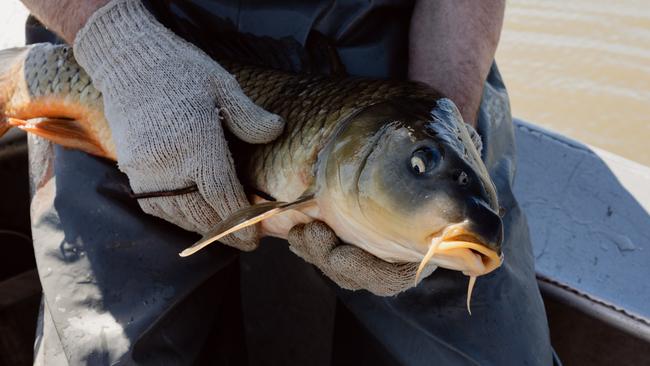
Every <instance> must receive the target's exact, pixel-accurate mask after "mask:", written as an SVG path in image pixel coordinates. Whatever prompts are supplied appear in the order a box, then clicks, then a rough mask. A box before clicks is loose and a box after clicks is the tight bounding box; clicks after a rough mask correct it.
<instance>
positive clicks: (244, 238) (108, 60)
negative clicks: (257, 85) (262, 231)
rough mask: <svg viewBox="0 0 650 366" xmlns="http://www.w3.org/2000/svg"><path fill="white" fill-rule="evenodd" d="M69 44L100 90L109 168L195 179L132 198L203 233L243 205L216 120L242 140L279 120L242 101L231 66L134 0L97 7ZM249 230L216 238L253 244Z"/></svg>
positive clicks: (143, 189) (260, 138)
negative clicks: (113, 161) (111, 157)
mask: <svg viewBox="0 0 650 366" xmlns="http://www.w3.org/2000/svg"><path fill="white" fill-rule="evenodd" d="M74 54H75V58H76V59H77V61H78V62H79V64H80V65H81V66H82V67H83V68H84V69H85V70H86V71H87V72H88V74H89V75H90V77H91V78H92V80H93V83H94V85H95V86H96V87H97V88H98V89H99V90H100V91H101V92H102V94H103V97H104V112H105V115H106V117H107V120H108V123H109V125H110V128H111V131H112V134H113V140H114V142H115V146H116V148H117V160H118V164H119V168H120V170H122V171H123V172H124V173H126V174H127V175H128V177H129V182H130V184H131V188H132V189H133V191H134V192H135V193H152V192H163V191H174V190H179V189H183V188H187V187H191V186H194V185H196V186H198V191H194V192H191V193H185V194H180V195H175V196H167V197H154V198H143V199H139V200H138V202H139V203H140V206H141V207H142V209H143V210H144V211H145V212H147V213H149V214H152V215H155V216H158V217H161V218H163V219H165V220H168V221H170V222H173V223H175V224H177V225H179V226H181V227H183V228H184V229H187V230H191V231H195V232H199V233H205V232H208V231H209V230H210V229H211V228H213V226H214V225H215V224H216V223H217V222H219V221H221V219H222V218H224V217H226V216H227V215H228V214H229V213H231V212H233V211H235V210H237V209H238V208H240V207H242V206H246V205H248V201H247V200H246V196H245V195H244V192H243V189H242V187H241V184H240V183H239V181H238V180H237V176H236V174H235V170H234V167H233V161H232V157H231V156H230V152H229V151H228V145H227V143H226V140H225V139H224V131H223V127H222V123H221V122H223V124H224V125H225V126H226V127H227V128H228V129H229V130H230V131H231V132H232V133H234V134H235V135H236V136H237V137H238V138H240V139H242V140H244V141H247V142H250V143H263V142H268V141H271V140H273V139H274V138H275V137H277V136H278V135H279V134H280V133H281V132H282V129H283V128H284V122H283V121H282V119H281V118H280V117H278V116H276V115H274V114H270V113H268V112H266V111H264V110H263V109H261V108H260V107H258V106H257V105H255V104H254V103H253V102H251V101H250V100H249V99H248V98H247V97H246V96H245V95H244V94H243V92H242V91H241V89H240V87H239V85H238V84H237V81H236V80H235V78H234V77H233V76H232V75H230V74H229V73H228V72H227V71H225V70H224V69H223V68H222V67H221V66H219V64H217V63H216V62H215V61H213V60H212V59H210V58H209V57H208V56H207V55H206V54H205V53H203V52H202V51H201V50H199V49H198V48H196V47H195V46H193V45H191V44H189V43H188V42H186V41H184V40H183V39H181V38H180V37H178V36H177V35H175V34H174V33H172V32H171V31H170V30H168V29H166V28H165V27H164V26H163V25H161V24H160V23H158V22H157V21H156V19H155V18H154V17H153V16H152V15H151V14H150V13H149V12H148V11H147V10H146V9H145V7H144V6H143V5H142V3H141V2H140V1H139V0H114V1H111V2H110V3H109V4H107V5H106V6H104V7H103V8H101V9H99V10H98V11H97V12H96V13H95V14H94V15H93V16H92V17H91V18H90V19H89V20H88V22H87V23H86V25H85V26H84V27H83V29H82V30H81V31H80V32H79V33H78V34H77V37H76V39H75V44H74ZM220 116H221V117H222V120H221V121H220V118H219V117H220ZM254 230H255V229H254V228H250V229H248V230H242V231H240V232H238V233H236V234H234V235H235V236H236V238H235V237H233V235H230V236H229V237H228V238H226V239H225V240H224V241H225V242H226V243H227V244H229V245H232V246H235V247H237V248H239V249H242V250H251V249H254V248H255V247H256V246H257V237H256V232H255V231H254Z"/></svg>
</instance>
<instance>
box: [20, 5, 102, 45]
mask: <svg viewBox="0 0 650 366" xmlns="http://www.w3.org/2000/svg"><path fill="white" fill-rule="evenodd" d="M21 1H22V2H23V4H25V6H26V7H27V9H29V11H30V12H31V13H32V14H34V15H35V16H36V18H38V20H40V21H41V23H43V24H44V25H45V26H46V27H48V28H49V29H51V30H53V31H54V32H56V33H57V34H59V35H60V36H61V37H63V39H65V40H66V41H67V42H68V43H72V42H73V41H74V38H75V36H76V35H77V32H79V30H80V29H81V28H82V27H83V26H84V24H86V21H88V18H90V16H91V15H92V14H93V13H94V12H95V11H96V10H97V9H99V8H101V7H102V6H103V5H105V4H107V3H108V2H109V0H59V1H52V0H21Z"/></svg>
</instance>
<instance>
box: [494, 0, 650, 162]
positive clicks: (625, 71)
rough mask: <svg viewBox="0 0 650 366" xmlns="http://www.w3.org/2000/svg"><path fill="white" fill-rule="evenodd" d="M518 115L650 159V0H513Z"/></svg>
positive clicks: (500, 53)
mask: <svg viewBox="0 0 650 366" xmlns="http://www.w3.org/2000/svg"><path fill="white" fill-rule="evenodd" d="M497 62H498V63H499V66H500V68H501V72H502V74H503V77H504V79H505V82H506V85H507V86H508V89H509V92H510V97H511V101H512V109H513V115H514V116H516V117H520V118H523V119H525V120H527V121H529V122H533V123H536V124H539V125H542V126H544V127H547V128H549V129H551V130H555V131H558V132H560V133H562V134H565V135H568V136H570V137H572V138H574V139H577V140H580V141H582V142H584V143H587V144H591V145H594V146H598V147H601V148H603V149H606V150H609V151H611V152H614V153H616V154H619V155H622V156H624V157H626V158H628V159H631V160H636V161H638V162H641V163H643V164H645V165H647V166H650V1H648V0H622V1H604V0H591V1H587V0H573V1H569V2H567V1H559V0H510V1H508V5H507V9H506V18H505V24H504V28H503V32H502V35H501V43H500V45H499V49H498V50H497Z"/></svg>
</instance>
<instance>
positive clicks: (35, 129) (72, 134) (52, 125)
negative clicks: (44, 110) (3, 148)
mask: <svg viewBox="0 0 650 366" xmlns="http://www.w3.org/2000/svg"><path fill="white" fill-rule="evenodd" d="M7 121H8V123H9V125H10V126H16V127H18V128H20V129H21V130H23V131H25V132H29V133H33V134H34V135H38V136H40V137H43V138H45V139H47V140H50V141H52V142H54V143H56V144H59V145H62V146H65V147H69V148H72V149H77V150H81V151H84V152H87V153H89V154H93V155H97V156H101V157H106V156H107V154H106V151H104V149H103V148H102V147H101V145H100V144H99V143H98V142H97V140H95V139H94V138H93V137H92V136H90V135H89V134H88V133H87V132H86V130H85V129H84V128H83V126H82V124H81V123H79V121H76V120H72V119H56V118H33V119H30V120H22V119H17V118H8V119H7Z"/></svg>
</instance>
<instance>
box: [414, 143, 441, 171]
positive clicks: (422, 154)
mask: <svg viewBox="0 0 650 366" xmlns="http://www.w3.org/2000/svg"><path fill="white" fill-rule="evenodd" d="M438 162H440V153H439V152H438V151H437V150H435V149H432V148H430V147H421V148H419V149H417V150H415V151H414V152H413V154H411V170H412V171H413V173H415V174H416V175H422V174H424V173H427V172H429V171H431V170H432V169H434V168H435V167H436V165H438Z"/></svg>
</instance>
